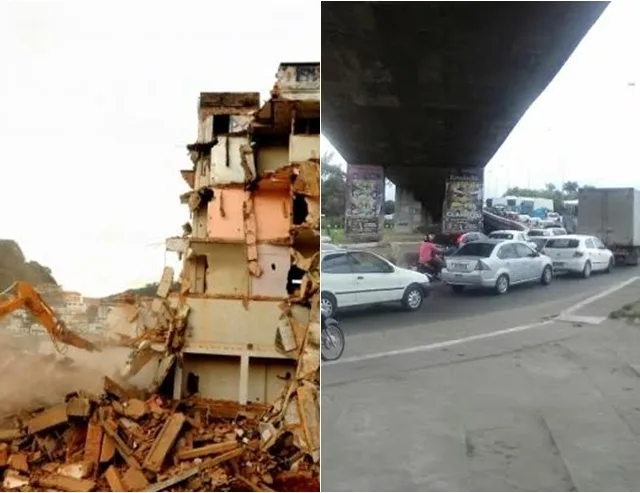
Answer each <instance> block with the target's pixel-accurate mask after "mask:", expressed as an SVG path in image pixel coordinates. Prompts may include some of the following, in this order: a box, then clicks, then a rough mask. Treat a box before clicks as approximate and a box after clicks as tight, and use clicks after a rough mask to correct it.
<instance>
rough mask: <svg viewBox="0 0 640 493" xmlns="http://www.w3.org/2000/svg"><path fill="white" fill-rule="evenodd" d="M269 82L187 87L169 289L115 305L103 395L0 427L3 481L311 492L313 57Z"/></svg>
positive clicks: (316, 109) (78, 487)
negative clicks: (192, 92) (112, 372)
mask: <svg viewBox="0 0 640 493" xmlns="http://www.w3.org/2000/svg"><path fill="white" fill-rule="evenodd" d="M277 79H278V80H277V82H276V85H275V87H274V89H273V91H272V98H271V100H270V101H268V102H267V103H266V104H265V105H262V106H260V104H259V95H258V94H257V93H202V94H201V96H200V105H199V111H198V117H199V124H198V140H197V142H196V143H195V144H190V145H189V146H188V147H187V150H188V152H189V156H190V158H191V161H192V163H193V169H190V170H182V172H181V174H182V177H183V178H184V180H185V181H186V182H187V184H188V185H189V187H190V189H191V190H190V191H189V192H187V193H186V194H184V195H183V196H182V199H183V202H184V203H185V204H187V205H188V207H189V211H190V223H188V224H187V225H185V226H184V227H183V231H184V234H183V236H181V237H175V238H170V239H168V240H167V250H168V251H173V252H177V253H178V255H179V256H180V257H181V258H182V260H183V267H182V272H181V273H180V279H179V280H180V286H181V288H180V291H179V293H172V292H170V291H171V289H170V288H171V286H172V284H173V281H174V272H173V269H171V268H168V267H167V268H165V269H164V271H163V274H162V279H161V281H160V283H159V287H158V291H157V295H156V296H155V297H154V298H153V299H149V300H140V299H131V300H127V302H126V303H123V304H121V305H120V306H119V307H117V308H114V309H113V311H112V314H111V315H110V317H111V322H112V323H114V325H115V326H116V327H115V328H114V329H113V330H114V332H115V333H116V336H117V339H118V340H117V341H115V342H117V344H119V345H122V346H126V347H129V348H131V349H132V352H131V357H130V358H129V361H128V363H127V365H126V368H125V369H124V370H123V373H122V374H121V375H118V376H113V377H112V378H107V377H105V379H104V388H103V392H102V394H101V395H91V394H89V393H87V392H82V391H78V392H75V393H73V394H70V395H67V397H66V399H65V401H64V402H61V403H59V404H57V405H54V406H52V407H46V408H42V409H39V410H38V411H37V412H34V413H27V412H21V413H18V414H14V415H12V416H10V417H8V418H6V419H5V420H4V421H2V422H1V423H0V426H2V428H0V468H3V469H4V477H3V488H4V489H5V490H21V491H51V490H61V491H108V490H111V491H319V486H320V485H319V470H320V463H319V462H320V404H319V385H320V351H319V349H320V303H319V286H320V270H319V255H320V254H319V249H320V248H319V247H320V240H319V238H320V235H319V229H320V228H319V227H320V207H319V206H320V202H319V196H320V190H319V152H320V136H319V133H320V99H319V90H320V65H319V64H317V63H316V64H281V66H280V68H279V71H278V75H277ZM115 322H117V323H115ZM98 357H99V356H98ZM142 375H146V377H143V376H142Z"/></svg>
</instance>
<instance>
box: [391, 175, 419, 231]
mask: <svg viewBox="0 0 640 493" xmlns="http://www.w3.org/2000/svg"><path fill="white" fill-rule="evenodd" d="M395 202H396V207H395V213H394V214H393V226H394V229H395V231H396V233H405V234H410V233H415V232H417V231H418V229H419V228H420V227H421V226H422V225H423V223H424V220H425V213H424V207H423V206H422V204H421V203H420V202H419V201H418V200H416V198H415V196H414V194H413V192H412V191H411V190H408V189H406V188H401V187H398V186H396V200H395Z"/></svg>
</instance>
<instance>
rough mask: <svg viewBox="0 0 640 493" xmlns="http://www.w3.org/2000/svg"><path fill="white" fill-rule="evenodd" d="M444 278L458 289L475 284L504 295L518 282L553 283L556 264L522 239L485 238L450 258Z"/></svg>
mask: <svg viewBox="0 0 640 493" xmlns="http://www.w3.org/2000/svg"><path fill="white" fill-rule="evenodd" d="M441 277H442V280H443V281H444V282H445V284H448V285H449V286H451V288H452V289H453V290H454V291H455V292H461V291H463V290H464V289H465V288H466V287H476V288H490V289H493V290H495V292H496V293H497V294H505V293H506V292H507V291H509V287H510V286H513V285H515V284H521V283H525V282H536V281H537V282H540V283H541V284H543V285H548V284H550V283H551V280H552V279H553V263H552V262H551V259H550V258H549V257H547V256H546V255H542V254H540V253H539V252H537V251H535V250H534V249H533V248H531V247H530V246H529V245H527V244H526V243H523V242H521V241H515V240H506V241H500V240H485V241H477V242H473V243H467V244H466V245H463V246H462V247H460V249H459V250H458V251H456V252H455V253H454V254H453V255H452V256H450V257H447V259H446V267H445V268H444V269H443V270H442V275H441Z"/></svg>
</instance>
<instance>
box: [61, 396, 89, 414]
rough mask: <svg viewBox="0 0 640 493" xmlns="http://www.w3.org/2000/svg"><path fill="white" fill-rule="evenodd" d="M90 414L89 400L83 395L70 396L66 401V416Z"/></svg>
mask: <svg viewBox="0 0 640 493" xmlns="http://www.w3.org/2000/svg"><path fill="white" fill-rule="evenodd" d="M90 414H91V401H90V400H89V399H86V398H84V397H72V398H71V399H69V401H68V402H67V416H69V417H72V416H73V417H77V418H86V417H87V416H89V415H90Z"/></svg>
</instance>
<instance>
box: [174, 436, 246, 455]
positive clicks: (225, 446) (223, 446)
mask: <svg viewBox="0 0 640 493" xmlns="http://www.w3.org/2000/svg"><path fill="white" fill-rule="evenodd" d="M237 446H238V442H236V441H235V440H231V441H228V442H222V443H213V444H211V445H205V446H204V447H198V448H194V449H191V450H182V451H180V452H178V453H177V454H176V458H178V459H180V460H186V459H195V458H196V457H203V456H205V455H213V454H221V453H223V452H228V451H229V450H233V449H234V448H236V447H237Z"/></svg>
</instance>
